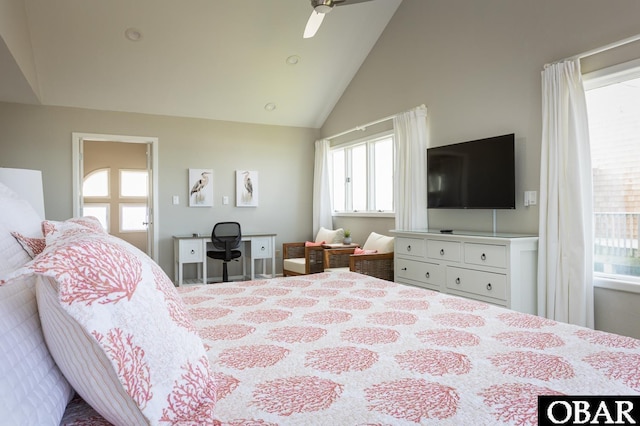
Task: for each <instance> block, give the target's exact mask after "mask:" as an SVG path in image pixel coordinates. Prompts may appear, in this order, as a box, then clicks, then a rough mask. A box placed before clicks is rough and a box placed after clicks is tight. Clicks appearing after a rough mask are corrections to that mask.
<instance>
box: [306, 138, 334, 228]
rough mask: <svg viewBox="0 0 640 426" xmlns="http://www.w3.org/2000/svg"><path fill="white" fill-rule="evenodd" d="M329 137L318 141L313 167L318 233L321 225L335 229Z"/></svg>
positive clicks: (314, 205) (314, 218)
mask: <svg viewBox="0 0 640 426" xmlns="http://www.w3.org/2000/svg"><path fill="white" fill-rule="evenodd" d="M329 149H330V144H329V140H328V139H320V140H317V141H316V154H315V165H314V168H313V229H312V230H311V231H312V234H311V235H314V236H315V235H316V234H317V233H318V230H319V229H320V227H324V228H327V229H333V217H332V213H331V212H332V206H331V202H332V198H331V184H330V176H331V171H330V169H329Z"/></svg>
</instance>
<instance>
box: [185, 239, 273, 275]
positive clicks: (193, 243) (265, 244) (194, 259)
mask: <svg viewBox="0 0 640 426" xmlns="http://www.w3.org/2000/svg"><path fill="white" fill-rule="evenodd" d="M207 244H211V237H210V236H206V235H197V236H192V235H174V237H173V259H174V268H175V273H174V280H175V283H176V284H177V285H178V286H181V285H182V281H183V277H182V270H183V265H184V264H185V263H197V268H198V277H199V278H200V279H201V281H202V283H203V284H206V283H207ZM240 250H241V251H242V258H243V259H242V276H243V277H246V276H247V262H246V261H247V260H248V261H249V264H250V275H249V277H250V278H251V279H252V280H253V279H255V276H256V273H255V261H256V260H260V261H261V262H262V275H267V260H268V259H271V277H274V276H275V271H276V234H271V233H259V232H255V233H249V234H244V233H243V234H242V244H240Z"/></svg>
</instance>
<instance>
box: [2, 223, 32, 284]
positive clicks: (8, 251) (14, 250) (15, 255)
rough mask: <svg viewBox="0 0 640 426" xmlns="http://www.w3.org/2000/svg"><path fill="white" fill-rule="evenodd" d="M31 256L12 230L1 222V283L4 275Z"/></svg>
mask: <svg viewBox="0 0 640 426" xmlns="http://www.w3.org/2000/svg"><path fill="white" fill-rule="evenodd" d="M30 260H31V258H30V257H29V255H28V254H27V252H26V251H25V250H24V249H23V248H22V246H21V245H20V244H19V243H18V241H17V240H16V239H15V238H14V236H13V235H11V231H10V230H9V229H7V228H6V227H5V226H4V225H3V224H2V223H1V222H0V284H1V281H2V279H3V277H6V276H7V275H9V274H10V273H11V272H13V271H15V270H16V269H18V268H20V267H21V266H22V265H24V264H25V263H27V262H28V261H30Z"/></svg>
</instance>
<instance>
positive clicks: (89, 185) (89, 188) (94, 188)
mask: <svg viewBox="0 0 640 426" xmlns="http://www.w3.org/2000/svg"><path fill="white" fill-rule="evenodd" d="M82 195H83V196H85V197H108V196H109V169H99V170H95V171H93V172H91V173H89V174H88V175H87V177H85V178H84V181H83V182H82Z"/></svg>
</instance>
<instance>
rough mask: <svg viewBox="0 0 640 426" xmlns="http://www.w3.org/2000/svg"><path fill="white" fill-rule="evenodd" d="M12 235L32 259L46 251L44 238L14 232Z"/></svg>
mask: <svg viewBox="0 0 640 426" xmlns="http://www.w3.org/2000/svg"><path fill="white" fill-rule="evenodd" d="M11 235H13V237H14V238H15V239H16V240H18V242H19V243H20V245H21V246H22V248H23V249H24V251H26V252H27V254H28V255H29V257H30V258H32V259H33V258H34V257H36V256H37V255H39V254H40V253H42V250H44V245H45V242H44V238H38V237H27V236H26V235H22V234H21V233H19V232H12V233H11Z"/></svg>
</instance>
